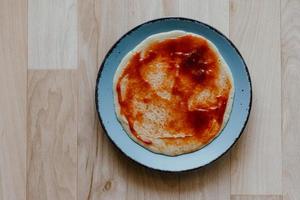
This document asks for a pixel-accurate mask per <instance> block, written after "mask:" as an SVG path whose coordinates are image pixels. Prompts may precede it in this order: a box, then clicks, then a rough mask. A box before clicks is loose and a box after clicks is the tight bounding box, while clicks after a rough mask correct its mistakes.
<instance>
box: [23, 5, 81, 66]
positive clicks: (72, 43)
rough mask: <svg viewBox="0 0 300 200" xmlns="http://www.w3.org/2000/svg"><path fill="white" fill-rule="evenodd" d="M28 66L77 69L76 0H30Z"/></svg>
mask: <svg viewBox="0 0 300 200" xmlns="http://www.w3.org/2000/svg"><path fill="white" fill-rule="evenodd" d="M28 67H29V68H30V69H66V68H67V69H70V68H72V69H74V68H77V1H76V0H28Z"/></svg>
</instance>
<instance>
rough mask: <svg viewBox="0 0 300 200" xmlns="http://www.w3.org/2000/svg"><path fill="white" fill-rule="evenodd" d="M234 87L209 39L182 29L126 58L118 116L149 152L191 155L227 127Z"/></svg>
mask: <svg viewBox="0 0 300 200" xmlns="http://www.w3.org/2000/svg"><path fill="white" fill-rule="evenodd" d="M233 83H234V82H233V78H232V74H231V71H230V69H229V67H228V65H227V64H226V62H225V60H224V59H223V58H222V56H221V54H220V53H219V51H218V49H217V48H216V46H215V45H214V44H213V43H212V42H210V41H209V40H208V39H206V38H204V37H203V36H200V35H197V34H194V33H189V32H184V31H179V30H178V31H171V32H163V33H159V34H155V35H152V36H150V37H148V38H146V39H145V40H143V41H142V42H141V43H140V44H138V45H137V46H136V47H135V48H134V49H133V50H132V51H130V52H129V53H128V54H127V55H126V56H124V58H123V59H122V61H121V63H120V64H119V66H118V68H117V70H116V72H115V75H114V79H113V90H114V91H113V92H114V105H115V112H116V116H117V118H118V120H119V121H120V123H121V125H122V126H123V128H124V130H125V131H126V132H127V134H128V135H129V136H130V137H131V138H132V139H133V140H134V141H136V142H137V143H139V144H140V145H142V146H143V147H145V148H146V149H148V150H150V151H153V152H155V153H160V154H165V155H169V156H176V155H180V154H184V153H189V152H192V151H195V150H198V149H200V148H202V147H203V146H205V145H207V144H208V143H210V142H211V141H212V140H213V139H214V138H216V137H217V136H218V135H219V133H220V132H221V131H222V129H223V128H224V126H225V124H226V122H227V121H228V118H229V114H230V111H231V107H232V102H233V95H234V84H233Z"/></svg>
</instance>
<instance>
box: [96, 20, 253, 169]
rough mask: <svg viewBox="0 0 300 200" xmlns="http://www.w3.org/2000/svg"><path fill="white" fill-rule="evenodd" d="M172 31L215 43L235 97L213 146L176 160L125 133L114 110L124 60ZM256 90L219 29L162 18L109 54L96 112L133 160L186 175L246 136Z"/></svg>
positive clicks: (134, 31) (137, 29)
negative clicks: (147, 41) (118, 71)
mask: <svg viewBox="0 0 300 200" xmlns="http://www.w3.org/2000/svg"><path fill="white" fill-rule="evenodd" d="M172 30H183V31H186V32H192V33H196V34H199V35H202V36H204V37H206V38H207V39H209V40H210V41H212V42H213V43H214V44H215V45H216V46H217V48H218V50H219V52H220V53H221V54H222V56H223V58H224V59H225V61H226V63H227V64H228V66H229V67H230V69H231V72H232V75H233V79H234V86H235V93H234V100H233V106H232V111H231V114H230V117H229V120H228V122H227V124H226V126H225V128H224V129H223V130H222V132H221V133H220V134H219V136H218V137H216V138H215V139H214V140H213V141H212V142H211V143H209V144H208V145H206V146H205V147H203V148H201V149H200V150H198V151H195V152H192V153H188V154H183V155H179V156H175V157H171V156H166V155H161V154H156V153H153V152H151V151H149V150H147V149H145V148H143V147H142V146H140V145H139V144H137V143H135V142H134V141H133V140H132V139H131V138H130V137H129V136H128V135H127V133H126V132H125V131H124V130H123V128H122V125H121V124H120V123H119V121H118V119H117V117H116V115H115V109H114V101H113V76H114V73H115V70H116V69H117V67H118V65H119V63H120V62H121V60H122V58H123V57H124V56H125V55H126V54H127V53H128V52H129V51H131V50H132V49H133V48H134V47H135V46H136V45H137V44H139V43H140V42H141V41H143V40H144V39H146V38H147V37H148V36H150V35H153V34H156V33H160V32H167V31H172ZM251 100H252V88H251V80H250V76H249V72H248V69H247V66H246V64H245V62H244V60H243V58H242V56H241V54H240V53H239V51H238V50H237V48H236V47H235V46H234V45H233V43H232V42H231V41H230V40H229V39H228V38H227V37H226V36H224V35H223V34H222V33H221V32H219V31H218V30H216V29H215V28H213V27H211V26H209V25H207V24H204V23H202V22H199V21H195V20H192V19H186V18H178V17H171V18H161V19H156V20H152V21H149V22H146V23H143V24H141V25H139V26H137V27H135V28H134V29H132V30H131V31H129V32H128V33H126V34H125V35H124V36H123V37H121V38H120V39H119V40H118V41H117V42H116V43H115V44H114V45H113V47H112V48H111V49H110V50H109V52H108V53H107V55H106V56H105V58H104V61H103V63H102V65H101V67H100V70H99V73H98V78H97V83H96V108H97V111H98V115H99V119H100V122H101V124H102V127H103V128H104V129H105V132H106V133H107V135H108V137H109V138H110V140H111V141H112V142H113V143H114V144H115V145H116V146H117V147H118V148H119V149H120V150H121V151H122V152H123V153H124V154H125V155H126V156H128V157H129V158H131V159H133V160H134V161H136V162H138V163H140V164H142V165H144V166H146V167H149V168H152V169H156V170H161V171H170V172H178V171H186V170H191V169H196V168H199V167H202V166H204V165H207V164H209V163H211V162H212V161H214V160H216V159H217V158H219V157H221V156H222V155H223V154H225V153H226V152H227V151H228V150H229V149H230V148H231V146H232V145H233V144H234V143H235V142H236V141H237V139H238V138H239V137H240V135H241V134H242V132H243V130H244V128H245V126H246V123H247V120H248V117H249V113H250V109H251Z"/></svg>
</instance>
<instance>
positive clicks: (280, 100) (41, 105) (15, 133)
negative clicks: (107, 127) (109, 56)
mask: <svg viewBox="0 0 300 200" xmlns="http://www.w3.org/2000/svg"><path fill="white" fill-rule="evenodd" d="M27 4H28V5H27ZM164 16H182V17H189V18H193V19H196V20H200V21H203V22H206V23H209V24H211V25H213V26H214V27H216V28H217V29H219V30H221V31H222V32H223V33H224V34H225V35H227V36H229V37H230V39H231V40H232V41H233V42H234V43H235V44H236V46H237V47H238V48H239V50H240V51H241V53H242V55H243V57H244V58H245V60H246V62H247V65H248V67H249V70H250V74H251V78H252V86H253V108H252V113H251V117H250V120H249V124H248V126H247V128H246V130H245V132H244V134H243V136H242V137H241V138H240V140H239V141H238V143H237V144H236V145H235V146H234V148H233V149H232V150H231V151H230V152H229V153H227V154H226V155H225V156H224V157H222V158H221V159H220V160H218V161H216V162H214V163H213V164H211V165H209V166H206V167H205V168H202V169H200V170H196V171H193V172H188V173H182V174H165V173H161V172H155V171H153V170H150V169H146V168H144V167H141V166H139V165H137V164H136V163H134V162H133V161H131V160H128V159H127V158H125V157H124V156H123V155H122V154H121V153H120V152H119V151H117V150H116V149H115V147H114V146H113V145H112V144H111V143H110V142H109V140H108V139H107V137H106V136H105V135H104V132H103V129H102V128H101V125H100V123H99V120H98V117H97V114H96V111H95V102H94V90H95V82H96V76H97V72H98V69H99V65H100V63H101V62H102V60H103V58H104V56H105V54H106V52H107V51H108V49H109V48H110V47H111V46H112V44H113V43H114V42H115V41H116V40H117V39H118V38H119V37H120V36H121V35H123V34H124V33H125V32H127V31H128V30H130V29H131V28H133V27H134V26H136V25H138V24H140V23H142V22H145V21H147V20H150V19H154V18H158V17H164ZM0 25H1V30H0V69H1V72H0V92H1V95H0V200H25V199H27V200H48V199H49V200H52V199H58V200H60V199H63V200H96V199H97V200H99V199H100V200H102V199H103V200H105V199H109V200H110V199H118V200H119V199H120V200H122V199H124V200H125V199H126V200H127V199H128V200H135V199H136V200H142V199H146V200H148V199H151V200H156V199H166V200H168V199H170V200H173V199H174V200H176V199H178V200H185V199H189V200H190V199H191V200H193V199H195V200H196V199H197V200H198V199H200V200H230V199H232V200H298V199H300V170H299V169H300V159H299V158H300V153H299V152H300V137H299V134H298V132H299V131H298V130H299V128H300V126H299V122H300V114H299V112H298V110H299V109H298V107H299V102H300V95H299V91H300V81H299V80H300V68H299V65H300V54H299V52H300V37H299V35H300V28H299V27H300V1H298V0H249V1H248V0H247V1H246V0H153V1H148V0H41V1H38V0H28V3H27V1H26V0H25V1H24V0H0ZM27 32H28V34H27Z"/></svg>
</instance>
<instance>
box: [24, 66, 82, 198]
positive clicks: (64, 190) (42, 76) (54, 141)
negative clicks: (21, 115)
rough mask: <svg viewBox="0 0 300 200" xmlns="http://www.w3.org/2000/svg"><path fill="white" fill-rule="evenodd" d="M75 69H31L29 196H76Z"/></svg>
mask: <svg viewBox="0 0 300 200" xmlns="http://www.w3.org/2000/svg"><path fill="white" fill-rule="evenodd" d="M77 89H78V86H77V76H76V71H73V70H65V71H64V70H61V71H47V70H41V71H40V70H37V71H35V70H30V71H29V73H28V107H27V110H28V114H27V132H28V137H27V199H30V200H48V199H49V200H52V199H57V200H66V199H70V200H73V199H76V187H77V184H76V181H77V176H76V167H77V96H78V94H77Z"/></svg>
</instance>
